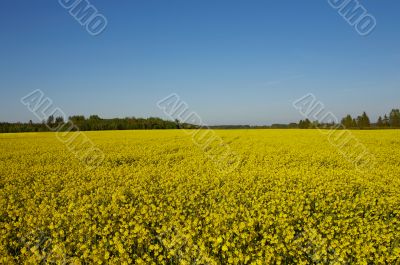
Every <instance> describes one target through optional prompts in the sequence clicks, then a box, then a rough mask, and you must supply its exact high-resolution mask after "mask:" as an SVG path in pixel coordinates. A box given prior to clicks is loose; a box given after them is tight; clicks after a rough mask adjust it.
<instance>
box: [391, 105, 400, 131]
mask: <svg viewBox="0 0 400 265" xmlns="http://www.w3.org/2000/svg"><path fill="white" fill-rule="evenodd" d="M389 119H390V126H391V127H393V128H398V127H400V111H399V109H392V111H391V112H390V115H389Z"/></svg>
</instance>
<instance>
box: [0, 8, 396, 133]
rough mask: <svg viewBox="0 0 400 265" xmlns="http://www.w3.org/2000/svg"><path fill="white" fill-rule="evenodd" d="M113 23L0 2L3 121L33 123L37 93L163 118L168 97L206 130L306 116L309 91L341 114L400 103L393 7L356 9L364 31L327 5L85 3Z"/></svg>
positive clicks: (71, 107) (85, 109)
mask: <svg viewBox="0 0 400 265" xmlns="http://www.w3.org/2000/svg"><path fill="white" fill-rule="evenodd" d="M90 3H91V4H93V5H94V6H95V7H96V8H97V9H98V11H99V12H100V13H101V14H103V15H104V16H105V17H106V18H107V21H108V25H107V28H106V29H105V31H104V32H103V33H102V34H100V35H98V36H92V35H90V34H88V33H87V31H86V30H85V28H84V27H82V26H81V25H80V24H79V23H78V22H77V21H76V20H75V19H74V18H73V17H72V16H71V15H70V14H69V13H68V10H66V9H64V8H63V7H62V6H61V5H60V4H59V3H58V1H55V0H54V1H49V0H47V1H31V0H26V1H22V0H2V1H1V2H0V34H1V36H0V91H1V97H0V121H28V120H29V119H32V120H35V117H34V116H33V114H31V113H30V112H29V111H28V109H27V108H26V107H25V106H23V105H22V104H21V103H20V98H21V97H23V96H24V95H26V94H27V93H29V92H31V91H33V90H34V89H41V90H42V91H43V92H44V93H45V94H46V95H47V96H48V97H50V98H51V99H52V100H53V102H54V104H55V105H57V106H58V107H60V108H61V109H62V110H64V111H65V112H66V113H67V115H71V114H83V115H90V114H98V115H100V116H101V117H105V118H111V117H126V116H136V117H149V116H159V117H164V116H163V113H162V111H161V110H159V109H158V108H157V106H156V102H157V101H158V100H160V99H162V98H164V97H166V96H168V95H169V94H170V93H172V92H175V93H177V94H179V95H180V96H181V98H182V99H183V100H184V101H185V102H187V104H188V105H189V107H190V109H191V110H193V111H196V112H197V113H198V114H199V115H200V116H201V117H202V119H203V120H204V121H205V122H206V123H207V124H210V125H213V124H271V123H279V122H280V123H285V122H291V121H297V120H298V119H300V118H302V117H301V116H300V114H299V113H298V111H297V110H296V109H294V108H293V107H292V102H293V101H294V100H295V99H297V98H299V97H301V96H303V95H304V94H306V93H310V92H311V93H314V94H315V95H316V97H317V98H318V99H319V100H321V101H322V102H323V103H324V104H325V105H326V108H327V109H328V110H330V111H332V112H333V113H334V114H336V115H337V116H339V117H342V116H343V115H344V114H346V113H350V114H359V113H360V112H362V111H364V110H366V111H367V112H368V113H369V114H370V116H371V118H372V119H373V120H374V119H376V117H377V115H378V114H384V113H385V112H388V111H389V110H390V109H391V108H394V107H397V108H399V107H400V34H399V32H400V31H399V26H400V15H399V14H400V2H399V1H398V0H386V1H377V0H368V1H367V0H364V1H360V3H361V4H362V5H363V6H364V7H365V8H366V9H367V10H368V12H369V13H370V14H372V15H373V16H374V17H375V18H376V21H377V26H376V28H375V30H374V31H373V32H372V33H371V34H370V35H368V36H360V35H359V34H357V32H356V30H355V29H354V27H352V26H350V25H349V24H348V23H347V22H346V21H345V20H344V19H343V18H342V17H341V16H340V15H339V14H338V12H337V10H335V9H333V8H332V7H331V6H330V5H329V4H328V2H327V1H325V0H322V1H315V0H314V1H298V0H291V1H289V0H275V1H272V0H271V1H269V0H252V1H248V0H246V1H245V0H241V1H236V0H201V1H200V0H197V1H189V0H185V1H183V0H182V1H175V0H168V1H161V0H157V1H155V0H129V1H128V0H120V1H110V0H102V1H100V0H99V1H95V0H92V1H90Z"/></svg>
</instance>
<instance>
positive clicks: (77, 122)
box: [0, 109, 400, 133]
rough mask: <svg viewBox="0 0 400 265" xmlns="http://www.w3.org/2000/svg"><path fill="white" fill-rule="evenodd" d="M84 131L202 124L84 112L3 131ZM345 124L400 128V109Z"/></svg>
mask: <svg viewBox="0 0 400 265" xmlns="http://www.w3.org/2000/svg"><path fill="white" fill-rule="evenodd" d="M71 125H74V126H75V127H74V129H73V130H78V129H79V130H80V131H104V130H154V129H196V128H199V127H200V126H198V125H192V124H188V123H181V122H180V121H179V120H175V121H169V120H163V119H161V118H156V117H150V118H135V117H131V118H122V119H121V118H115V119H103V118H100V117H99V116H98V115H91V116H90V117H89V118H86V117H85V116H83V115H76V116H71V117H69V118H68V121H65V120H64V118H62V117H54V116H50V117H48V119H47V121H43V122H42V123H33V122H32V121H29V122H28V123H20V122H18V123H7V122H3V123H0V133H13V132H48V131H51V130H50V128H60V129H59V130H61V131H62V130H71V129H70V127H71ZM337 125H338V124H334V123H331V124H324V123H319V122H318V121H310V120H309V119H305V120H300V121H299V122H298V123H290V124H272V125H270V126H250V125H217V126H209V128H211V129H296V128H297V129H316V128H333V127H336V126H337ZM341 125H343V127H344V128H346V129H361V130H368V129H396V128H400V111H399V109H392V110H391V112H390V113H389V114H385V115H384V116H383V117H382V116H379V118H378V120H377V121H376V122H371V121H370V118H369V117H368V115H367V113H366V112H363V113H362V114H361V115H359V116H357V117H354V118H353V117H352V116H351V115H347V116H346V117H344V118H343V119H342V120H341Z"/></svg>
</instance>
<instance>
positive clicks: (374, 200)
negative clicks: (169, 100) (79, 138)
mask: <svg viewBox="0 0 400 265" xmlns="http://www.w3.org/2000/svg"><path fill="white" fill-rule="evenodd" d="M215 132H216V133H217V134H218V135H219V136H220V137H221V138H222V140H223V141H224V143H226V144H227V145H229V147H230V148H231V149H232V150H233V151H234V152H236V153H237V154H238V155H239V156H240V162H239V164H237V165H236V166H235V167H234V168H233V169H232V170H230V171H227V172H225V173H224V172H221V170H219V169H218V167H217V165H216V163H215V161H213V160H212V159H211V158H210V157H209V156H207V154H206V153H205V152H204V150H203V148H200V147H199V146H197V145H196V144H194V142H193V140H192V138H191V136H190V135H189V134H186V133H185V132H184V131H182V130H170V131H161V130H160V131H104V132H85V134H86V135H87V136H88V137H89V138H90V139H92V140H93V142H94V144H95V145H96V146H97V147H99V148H100V149H101V150H103V152H104V154H105V159H104V161H103V162H102V163H101V164H100V166H99V167H97V168H94V169H93V168H88V167H86V166H85V164H84V163H82V162H81V161H80V160H78V159H77V158H76V156H75V155H74V154H73V153H71V152H70V151H68V149H67V148H66V147H65V145H64V144H63V143H61V142H60V141H59V140H58V139H57V138H56V136H55V134H53V133H21V134H0V195H1V200H0V205H1V207H0V211H1V215H0V236H1V238H0V258H1V260H0V263H1V264H40V263H54V264H271V263H276V264H316V263H325V264H373V263H374V264H379V263H380V264H383V263H390V264H396V263H399V262H400V195H399V192H400V156H399V155H400V151H399V148H400V132H399V131H395V130H379V131H378V130H377V131H352V132H351V133H352V134H353V135H354V136H355V137H356V138H357V139H358V140H359V141H360V142H361V143H362V144H364V145H365V146H366V148H367V149H368V150H369V152H370V153H371V154H373V155H374V157H375V158H376V163H375V164H374V166H373V167H371V168H369V169H368V170H367V171H360V170H357V169H356V167H355V165H354V164H353V163H352V162H351V161H349V160H348V159H346V158H345V157H344V156H343V155H342V154H341V153H340V151H339V150H338V149H337V148H336V147H335V146H332V145H331V144H330V143H329V142H328V139H327V137H326V135H324V134H321V133H320V132H319V131H317V130H230V131H228V130H216V131H215Z"/></svg>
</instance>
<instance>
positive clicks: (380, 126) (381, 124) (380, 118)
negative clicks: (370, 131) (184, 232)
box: [376, 116, 384, 128]
mask: <svg viewBox="0 0 400 265" xmlns="http://www.w3.org/2000/svg"><path fill="white" fill-rule="evenodd" d="M376 126H377V127H378V128H383V127H384V123H383V119H382V117H381V116H379V118H378V121H377V122H376Z"/></svg>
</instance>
